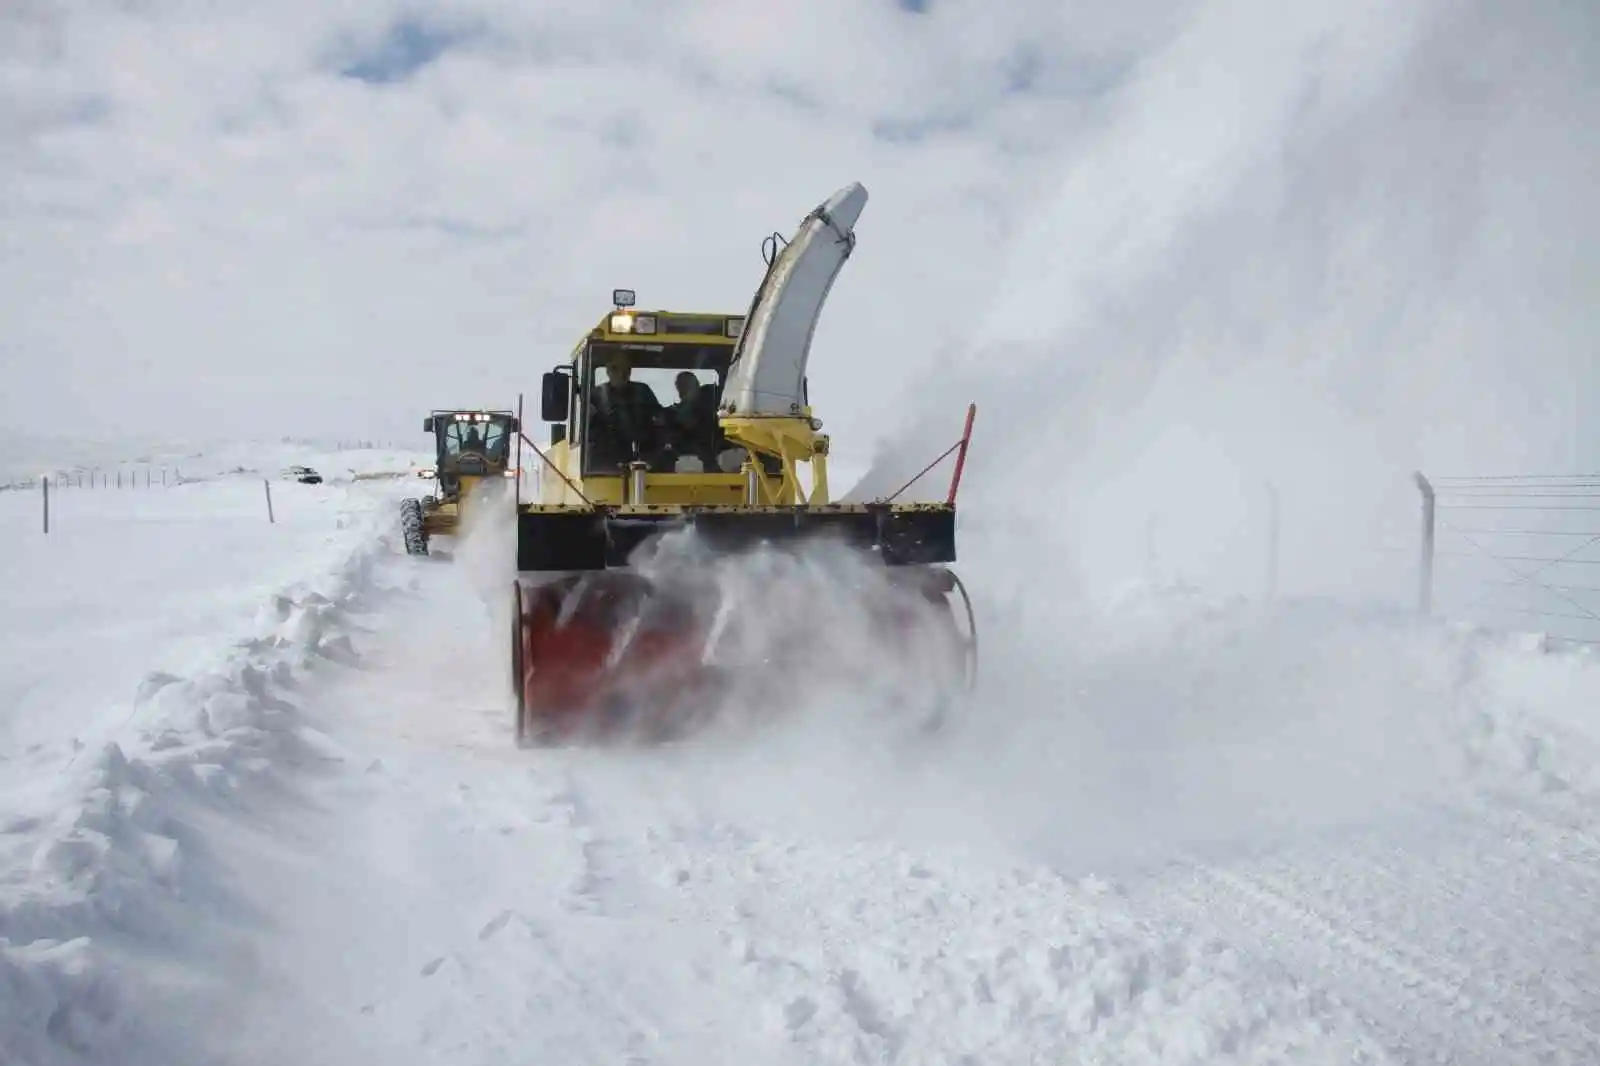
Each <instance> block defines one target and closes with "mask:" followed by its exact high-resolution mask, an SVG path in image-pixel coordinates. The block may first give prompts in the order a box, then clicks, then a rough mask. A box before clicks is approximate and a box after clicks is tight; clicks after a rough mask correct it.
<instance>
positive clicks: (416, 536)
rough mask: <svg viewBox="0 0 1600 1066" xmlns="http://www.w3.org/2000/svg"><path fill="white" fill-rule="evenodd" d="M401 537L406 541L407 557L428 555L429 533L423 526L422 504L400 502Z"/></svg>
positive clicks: (406, 501) (410, 500)
mask: <svg viewBox="0 0 1600 1066" xmlns="http://www.w3.org/2000/svg"><path fill="white" fill-rule="evenodd" d="M400 535H401V536H402V537H403V538H404V540H405V545H406V554H407V555H427V554H428V531H427V530H426V529H425V528H424V527H423V524H422V503H421V502H420V501H418V500H413V499H408V500H402V501H400Z"/></svg>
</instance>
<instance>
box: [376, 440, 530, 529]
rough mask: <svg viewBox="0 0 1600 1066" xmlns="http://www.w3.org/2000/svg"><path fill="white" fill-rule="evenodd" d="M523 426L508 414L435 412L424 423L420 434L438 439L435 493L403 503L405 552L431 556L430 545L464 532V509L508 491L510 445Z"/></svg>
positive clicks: (401, 523)
mask: <svg viewBox="0 0 1600 1066" xmlns="http://www.w3.org/2000/svg"><path fill="white" fill-rule="evenodd" d="M520 429H521V425H520V423H519V422H518V419H517V416H516V415H515V414H513V413H512V412H510V411H490V410H483V409H475V410H449V411H434V412H433V413H431V414H430V415H428V417H427V418H425V419H423V421H422V431H423V432H424V433H427V434H430V435H431V436H432V437H433V439H434V466H433V470H432V471H431V473H432V475H433V477H434V479H435V480H436V481H437V482H438V485H439V491H438V493H437V494H431V495H428V496H424V497H422V498H421V499H406V500H402V501H401V503H400V528H401V533H402V534H403V536H404V539H405V546H406V551H407V553H408V554H411V555H427V554H428V545H429V541H431V540H432V538H434V537H436V536H453V535H455V534H456V533H457V532H458V531H459V529H460V527H461V522H462V518H463V508H466V507H470V506H471V505H472V504H473V503H474V502H476V501H479V500H481V499H482V498H483V497H484V496H485V494H486V493H490V492H493V493H498V492H501V491H504V489H505V484H506V481H507V479H508V476H514V475H515V471H511V470H509V463H510V461H511V445H512V441H513V439H514V438H515V436H516V434H517V433H518V432H519V431H520Z"/></svg>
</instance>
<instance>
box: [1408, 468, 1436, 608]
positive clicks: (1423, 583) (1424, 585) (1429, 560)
mask: <svg viewBox="0 0 1600 1066" xmlns="http://www.w3.org/2000/svg"><path fill="white" fill-rule="evenodd" d="M1412 477H1413V478H1415V479H1416V482H1417V489H1418V490H1419V491H1420V492H1421V493H1422V558H1421V560H1420V562H1421V565H1420V567H1419V568H1418V573H1417V610H1418V611H1420V612H1421V613H1422V614H1429V613H1430V612H1432V610H1433V531H1434V514H1433V513H1434V492H1433V484H1432V483H1431V482H1430V481H1429V480H1428V479H1427V478H1426V477H1424V476H1423V475H1422V472H1421V471H1420V470H1419V471H1416V472H1415V473H1414V474H1412Z"/></svg>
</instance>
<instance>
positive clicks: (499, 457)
mask: <svg viewBox="0 0 1600 1066" xmlns="http://www.w3.org/2000/svg"><path fill="white" fill-rule="evenodd" d="M422 428H423V432H425V433H432V434H433V436H434V453H435V456H436V465H437V469H438V477H439V486H440V489H441V490H442V491H443V493H444V495H445V497H446V498H450V497H453V496H455V495H456V493H457V491H458V490H459V489H460V483H461V476H462V475H463V474H465V475H467V476H469V477H487V476H489V475H491V474H499V473H503V472H504V470H505V468H506V465H507V463H508V462H509V459H510V454H511V439H512V437H513V436H514V435H515V434H516V432H517V419H516V416H515V415H513V414H511V413H510V412H509V411H435V412H434V413H433V414H432V415H430V416H429V417H428V418H427V419H425V420H424V421H423V423H422Z"/></svg>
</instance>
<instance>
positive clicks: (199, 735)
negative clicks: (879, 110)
mask: <svg viewBox="0 0 1600 1066" xmlns="http://www.w3.org/2000/svg"><path fill="white" fill-rule="evenodd" d="M414 459H415V457H413V456H407V455H401V454H389V453H382V454H380V453H355V454H354V455H349V454H346V453H340V455H339V456H317V457H312V458H310V459H306V458H300V459H292V458H285V457H284V456H283V455H281V454H277V453H275V452H274V453H272V454H270V455H264V456H263V457H261V458H260V460H259V461H252V462H243V463H237V464H234V465H242V466H246V467H253V468H257V469H267V470H273V471H275V469H276V468H277V467H278V466H281V465H283V464H284V463H286V462H292V461H307V462H309V464H310V465H313V466H316V467H318V468H319V469H322V470H324V472H325V473H326V472H329V471H334V470H338V469H341V466H342V467H346V468H349V469H351V470H361V471H364V472H367V473H372V472H380V471H382V470H385V469H393V470H399V471H403V470H405V469H407V467H408V465H409V464H410V463H411V462H413V461H414ZM212 465H213V466H214V467H215V469H216V472H217V474H218V476H217V477H215V478H214V479H212V480H207V481H203V482H197V483H193V484H185V485H183V486H181V487H177V488H171V489H167V490H161V489H150V490H144V489H140V490H130V491H124V492H121V493H118V492H116V491H114V490H113V491H107V490H100V491H88V490H85V491H82V492H80V493H73V492H71V491H63V492H61V493H59V494H58V495H57V496H56V497H55V499H54V513H53V515H52V526H51V531H50V533H49V535H48V536H46V535H44V534H43V533H42V532H41V531H40V529H39V525H38V518H39V515H38V505H39V501H38V500H37V499H36V498H35V497H34V496H33V495H31V494H26V493H6V494H0V547H3V558H4V562H3V563H0V566H3V567H4V571H3V578H0V587H3V588H4V589H5V593H6V594H5V595H4V596H3V597H0V612H3V613H0V632H3V633H4V634H5V635H6V641H5V645H4V650H3V652H0V656H3V658H0V663H3V670H0V1062H3V1063H6V1064H8V1066H9V1064H11V1063H19V1064H28V1066H55V1064H66V1063H85V1062H95V1063H113V1062H115V1063H121V1064H127V1066H144V1064H148V1066H158V1064H159V1066H169V1064H175V1063H220V1064H230V1066H231V1064H246V1063H248V1064H266V1063H289V1062H294V1063H308V1064H309V1063H327V1064H354V1063H358V1062H374V1061H380V1062H386V1063H392V1064H400V1063H440V1064H443V1063H451V1064H461V1066H465V1064H491V1063H495V1064H498V1063H507V1064H509V1063H524V1062H533V1061H537V1062H551V1063H624V1062H637V1063H644V1062H663V1063H666V1062H672V1063H695V1064H704V1063H715V1062H729V1063H734V1062H738V1063H872V1062H896V1063H963V1064H967V1063H971V1064H976V1063H1024V1062H1027V1063H1033V1062H1041V1063H1042V1062H1086V1063H1087V1062H1097V1063H1130V1064H1134V1063H1138V1064H1143V1063H1207V1062H1250V1063H1265V1062H1295V1063H1330V1064H1331V1063H1351V1062H1369V1063H1383V1062H1395V1063H1419V1062H1450V1063H1483V1064H1495V1066H1501V1064H1513V1063H1524V1062H1526V1063H1534V1062H1538V1063H1557V1062H1568V1063H1585V1062H1596V1061H1600V994H1597V993H1596V989H1600V820H1597V818H1596V812H1597V811H1600V772H1597V771H1596V769H1595V766H1596V765H1597V764H1596V755H1597V754H1600V718H1597V717H1596V713H1597V712H1596V701H1597V697H1600V662H1597V661H1594V660H1592V659H1590V658H1588V657H1585V656H1582V655H1574V654H1566V653H1563V654H1559V655H1558V654H1548V653H1545V652H1544V651H1543V650H1541V649H1540V648H1539V647H1537V646H1536V645H1533V644H1531V643H1526V642H1519V641H1518V640H1516V639H1513V638H1495V637H1490V636H1488V635H1484V634H1477V633H1472V632H1467V631H1460V630H1455V629H1451V628H1448V627H1444V626H1436V625H1424V624H1421V623H1418V622H1415V621H1414V620H1409V619H1405V618H1390V617H1364V616H1358V615H1355V614H1353V613H1351V612H1350V611H1348V610H1345V609H1338V608H1334V607H1329V606H1326V605H1322V604H1317V603H1287V604H1283V605H1279V606H1277V607H1273V608H1270V609H1269V608H1264V607H1262V606H1260V605H1258V604H1248V603H1234V602H1216V601H1209V600H1204V599H1202V598H1199V597H1196V596H1192V595H1187V594H1182V593H1180V592H1177V591H1173V590H1166V589H1160V588H1136V589H1132V590H1130V592H1129V594H1128V595H1127V596H1126V597H1125V598H1124V599H1123V600H1122V601H1120V602H1119V603H1118V604H1117V605H1115V606H1114V607H1113V608H1111V609H1109V610H1107V611H1105V612H1103V613H1095V614H1090V613H1087V612H1085V611H1079V612H1077V613H1071V614H1069V613H1068V612H1066V611H1065V610H1062V611H1060V612H1059V613H1052V612H1051V610H1050V609H1048V608H1046V607H1044V606H1041V604H1040V603H1039V602H1037V600H1034V601H1031V602H1030V601H1029V600H1028V599H1027V598H1026V596H1025V595H1024V593H1025V591H1026V590H1024V589H1023V588H1021V587H1018V586H1015V585H1012V586H1007V585H1006V584H1005V583H1004V582H1002V581H996V582H994V583H992V584H990V585H987V586H986V583H985V582H984V580H983V579H982V577H981V575H978V574H973V573H971V570H981V569H982V566H981V564H974V565H973V566H972V568H971V570H969V572H968V576H969V578H970V579H971V581H970V583H971V584H972V585H973V587H974V589H975V591H976V592H977V594H978V596H979V598H980V609H981V613H982V617H981V618H980V625H981V627H982V632H983V638H984V656H985V658H984V666H983V670H984V675H983V677H984V680H983V688H982V690H981V692H980V694H979V698H978V699H977V700H976V701H974V703H973V705H972V706H971V707H969V708H968V709H967V710H966V713H965V716H964V717H963V718H962V719H961V720H960V721H958V722H957V723H956V724H955V725H954V726H953V727H952V728H951V729H950V730H949V731H948V732H947V733H945V734H943V735H940V736H937V737H933V738H917V739H911V738H909V737H907V736H905V735H903V734H900V733H898V732H896V731H895V730H894V729H892V728H890V727H888V726H887V725H885V724H884V722H883V721H881V720H880V719H879V718H878V717H877V716H876V715H875V714H874V711H875V708H874V707H872V706H870V705H869V703H868V701H867V700H866V699H864V698H857V699H855V700H851V699H848V698H843V697H840V696H839V695H838V694H834V695H833V696H831V697H829V698H828V699H827V700H825V701H817V702H815V703H814V704H807V705H805V706H803V707H801V708H799V709H798V711H797V713H796V714H795V715H794V716H793V717H791V718H789V719H786V720H784V721H781V722H775V723H773V724H772V726H771V728H769V729H764V730H755V731H746V732H742V733H740V734H739V735H737V736H734V735H728V734H721V733H713V734H709V735H707V736H704V737H702V738H699V739H697V740H693V741H690V742H688V743H685V744H682V745H677V746H674V747H671V748H662V749H655V750H649V749H643V750H641V749H630V750H610V751H601V750H545V751H519V750H517V749H516V748H515V747H514V746H513V744H512V742H511V737H510V720H509V715H508V700H507V694H506V693H505V691H504V688H505V678H506V670H507V667H506V664H505V662H504V659H503V656H502V649H503V647H504V633H503V632H502V629H501V627H502V626H503V623H504V610H503V608H504V597H505V593H506V589H507V587H508V585H509V574H508V573H507V572H505V563H506V561H505V558H504V550H505V544H504V541H503V538H496V537H495V536H493V535H492V534H489V533H485V534H484V535H483V536H482V537H481V538H479V539H476V540H470V541H468V542H467V543H463V544H462V545H460V546H459V550H458V551H457V552H456V553H455V554H454V557H453V558H450V559H448V560H445V559H428V560H417V559H412V558H408V557H406V556H404V555H403V554H401V553H400V551H399V549H398V546H397V544H396V532H397V530H396V523H395V515H396V501H397V500H398V499H399V497H400V496H402V495H405V494H408V493H412V492H415V491H416V484H415V482H414V481H408V480H405V479H400V480H381V479H370V480H355V479H354V478H349V479H343V480H340V481H337V482H335V481H330V483H328V484H324V485H320V486H304V485H296V484H292V483H287V482H277V481H275V482H274V504H275V512H276V519H277V520H276V522H275V523H273V524H269V523H268V522H267V520H266V514H265V503H264V499H263V489H262V485H261V477H260V475H258V474H253V473H246V474H237V475H232V476H229V475H228V474H227V473H226V471H227V469H228V465H229V464H228V463H226V462H224V463H220V464H219V463H213V464H212ZM975 554H976V555H977V556H978V557H979V558H980V559H981V553H975ZM1008 587H1009V588H1014V589H1015V591H1014V592H1007V591H1006V589H1007V588H1008ZM986 590H990V591H986ZM992 590H1000V591H992Z"/></svg>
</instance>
